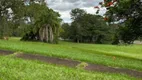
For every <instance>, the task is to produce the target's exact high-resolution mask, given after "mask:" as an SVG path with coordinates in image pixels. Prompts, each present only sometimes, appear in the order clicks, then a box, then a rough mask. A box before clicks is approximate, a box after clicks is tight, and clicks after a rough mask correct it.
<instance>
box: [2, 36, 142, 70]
mask: <svg viewBox="0 0 142 80" xmlns="http://www.w3.org/2000/svg"><path fill="white" fill-rule="evenodd" d="M0 49H8V50H14V51H22V52H28V53H35V54H41V55H45V56H53V57H59V58H68V59H73V60H79V61H85V62H90V63H95V64H102V65H106V66H112V67H120V68H128V69H135V70H140V71H142V45H129V46H115V45H99V44H77V43H71V42H60V43H59V44H47V43H41V42H22V41H19V38H11V39H10V40H8V41H5V40H0ZM113 57H116V59H114V58H113Z"/></svg>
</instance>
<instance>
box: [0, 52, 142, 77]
mask: <svg viewBox="0 0 142 80" xmlns="http://www.w3.org/2000/svg"><path fill="white" fill-rule="evenodd" d="M12 53H14V52H12V51H6V50H0V54H2V55H9V54H12ZM16 57H18V58H22V59H27V60H39V61H42V62H47V63H51V64H57V65H63V66H68V67H76V66H77V65H78V64H80V63H81V62H79V61H74V60H69V59H60V58H54V57H48V56H41V55H34V54H24V53H22V54H17V55H16ZM84 69H85V70H88V71H98V72H108V73H121V74H127V75H130V76H133V77H136V78H141V79H142V72H141V71H135V70H130V69H123V68H113V67H108V66H103V65H98V64H90V63H88V66H86V67H85V68H84Z"/></svg>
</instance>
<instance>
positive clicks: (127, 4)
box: [95, 0, 142, 44]
mask: <svg viewBox="0 0 142 80" xmlns="http://www.w3.org/2000/svg"><path fill="white" fill-rule="evenodd" d="M100 4H101V5H102V6H103V7H106V8H107V12H106V14H105V16H106V17H105V20H107V21H108V22H110V23H112V22H117V23H119V25H120V28H119V39H121V40H123V41H124V42H125V43H129V44H130V43H133V41H134V40H135V39H137V38H138V37H140V36H141V35H142V0H104V3H102V2H101V3H100ZM95 8H97V7H95ZM98 10H99V8H98Z"/></svg>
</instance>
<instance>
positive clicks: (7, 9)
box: [0, 0, 24, 38]
mask: <svg viewBox="0 0 142 80" xmlns="http://www.w3.org/2000/svg"><path fill="white" fill-rule="evenodd" d="M23 12H24V2H23V1H22V0H0V38H3V37H4V36H9V35H10V34H11V29H12V27H13V26H12V23H16V22H18V21H19V20H20V19H22V16H23Z"/></svg>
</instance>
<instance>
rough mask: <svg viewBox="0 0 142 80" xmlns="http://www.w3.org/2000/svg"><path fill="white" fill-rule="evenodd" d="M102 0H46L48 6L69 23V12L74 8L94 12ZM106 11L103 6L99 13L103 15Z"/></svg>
mask: <svg viewBox="0 0 142 80" xmlns="http://www.w3.org/2000/svg"><path fill="white" fill-rule="evenodd" d="M102 1H103V0H46V2H47V4H48V7H50V8H52V9H53V10H55V11H57V12H59V13H60V14H61V18H62V19H63V21H64V22H67V23H71V19H70V12H71V10H72V9H74V8H81V9H84V10H85V11H87V13H91V14H95V13H96V11H97V9H94V6H98V4H99V2H102ZM105 12H106V9H105V8H101V9H100V12H99V14H100V15H103V14H104V13H105Z"/></svg>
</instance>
